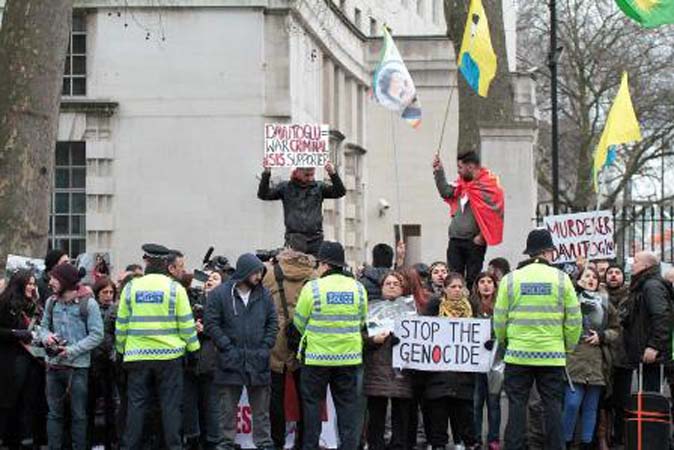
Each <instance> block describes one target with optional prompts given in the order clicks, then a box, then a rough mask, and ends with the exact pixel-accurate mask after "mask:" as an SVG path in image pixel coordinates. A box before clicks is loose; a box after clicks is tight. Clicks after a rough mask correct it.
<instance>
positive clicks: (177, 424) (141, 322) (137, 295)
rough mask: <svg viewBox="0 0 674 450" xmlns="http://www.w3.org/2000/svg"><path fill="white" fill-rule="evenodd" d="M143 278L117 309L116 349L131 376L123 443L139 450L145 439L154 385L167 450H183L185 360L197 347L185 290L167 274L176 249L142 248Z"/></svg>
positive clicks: (132, 284) (124, 295)
mask: <svg viewBox="0 0 674 450" xmlns="http://www.w3.org/2000/svg"><path fill="white" fill-rule="evenodd" d="M143 251H144V252H145V255H144V256H143V259H144V260H145V262H146V268H145V276H143V277H141V278H136V279H133V280H131V281H129V282H128V284H127V285H126V286H125V287H124V291H123V292H122V295H121V298H120V304H119V311H118V312H117V322H116V327H115V328H116V332H115V347H116V349H117V352H118V353H119V354H120V357H121V358H123V361H124V367H125V369H126V371H127V376H128V385H127V389H128V393H127V396H128V408H127V421H126V429H125V432H124V438H123V444H122V445H123V447H124V448H127V449H129V450H136V449H139V448H140V447H141V441H142V440H143V423H144V420H145V413H146V409H147V407H148V406H149V403H150V402H151V399H152V398H153V391H154V389H156V390H157V391H158V395H159V401H160V403H161V411H162V425H163V428H164V442H165V444H166V447H167V448H168V450H174V449H175V450H178V449H182V438H181V431H180V430H181V427H182V399H183V359H184V357H185V355H186V354H187V360H188V364H190V363H191V362H192V361H193V358H192V356H191V355H192V352H196V351H197V350H199V348H200V346H199V339H198V338H197V332H196V328H195V325H194V318H193V316H192V310H191V308H190V303H189V299H188V297H187V292H186V291H185V288H183V287H182V286H181V285H180V283H178V282H177V281H175V280H173V279H171V278H170V277H169V276H168V274H169V272H168V259H169V257H170V255H172V253H171V252H170V251H169V250H168V249H167V248H166V247H164V246H161V245H156V244H146V245H144V246H143Z"/></svg>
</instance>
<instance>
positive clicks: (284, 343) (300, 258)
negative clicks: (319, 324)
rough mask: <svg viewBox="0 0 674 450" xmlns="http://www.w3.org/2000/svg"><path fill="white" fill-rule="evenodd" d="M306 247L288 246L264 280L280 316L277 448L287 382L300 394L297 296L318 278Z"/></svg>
mask: <svg viewBox="0 0 674 450" xmlns="http://www.w3.org/2000/svg"><path fill="white" fill-rule="evenodd" d="M301 250H305V249H300V248H298V249H291V248H288V249H285V250H283V251H282V252H281V253H279V254H278V255H277V256H276V258H274V260H273V261H270V262H268V263H267V264H266V268H267V273H266V274H265V276H264V279H263V280H262V284H263V285H264V287H266V288H267V289H269V291H270V292H271V295H272V298H273V299H274V306H275V307H276V315H277V317H278V318H279V329H278V334H277V335H276V344H275V345H274V348H273V349H272V351H271V402H270V410H269V413H270V417H271V436H272V439H273V440H274V446H275V447H276V448H283V447H284V444H285V441H286V405H285V399H286V391H287V390H288V382H290V383H293V382H294V384H295V392H297V393H298V394H299V385H300V371H299V362H298V361H297V358H296V356H295V355H296V352H297V345H298V344H299V339H298V338H299V334H297V331H296V330H295V328H294V326H293V324H292V321H293V318H294V316H295V306H296V305H297V298H298V297H299V295H300V291H301V290H302V287H303V286H304V284H305V283H306V282H307V281H309V280H311V279H312V278H315V271H314V264H315V259H314V257H313V256H311V255H308V254H305V253H302V251H301ZM299 402H300V399H299V395H298V398H297V406H298V410H299V411H298V417H297V418H296V419H297V432H296V434H295V438H296V439H295V443H296V445H295V448H301V447H302V421H301V407H300V406H301V405H300V403H299Z"/></svg>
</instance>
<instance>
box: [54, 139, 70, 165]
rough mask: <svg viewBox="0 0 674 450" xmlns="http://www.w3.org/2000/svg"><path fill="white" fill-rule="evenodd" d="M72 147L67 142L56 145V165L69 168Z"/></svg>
mask: <svg viewBox="0 0 674 450" xmlns="http://www.w3.org/2000/svg"><path fill="white" fill-rule="evenodd" d="M69 148H70V146H69V145H68V143H67V142H57V143H56V165H57V166H67V165H68V151H69Z"/></svg>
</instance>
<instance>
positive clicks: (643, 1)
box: [616, 0, 674, 28]
mask: <svg viewBox="0 0 674 450" xmlns="http://www.w3.org/2000/svg"><path fill="white" fill-rule="evenodd" d="M616 3H618V6H619V7H620V9H622V10H623V12H624V13H625V14H627V16H629V17H631V18H632V19H634V20H635V21H636V22H638V23H639V24H640V25H641V26H643V27H646V28H653V27H657V26H659V25H665V24H668V23H674V0H616Z"/></svg>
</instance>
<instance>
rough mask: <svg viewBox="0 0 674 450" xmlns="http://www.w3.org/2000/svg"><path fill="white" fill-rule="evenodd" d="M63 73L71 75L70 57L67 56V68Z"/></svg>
mask: <svg viewBox="0 0 674 450" xmlns="http://www.w3.org/2000/svg"><path fill="white" fill-rule="evenodd" d="M63 73H65V74H66V75H70V56H66V66H65V68H64V70H63Z"/></svg>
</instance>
